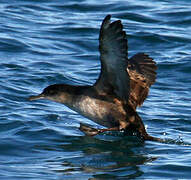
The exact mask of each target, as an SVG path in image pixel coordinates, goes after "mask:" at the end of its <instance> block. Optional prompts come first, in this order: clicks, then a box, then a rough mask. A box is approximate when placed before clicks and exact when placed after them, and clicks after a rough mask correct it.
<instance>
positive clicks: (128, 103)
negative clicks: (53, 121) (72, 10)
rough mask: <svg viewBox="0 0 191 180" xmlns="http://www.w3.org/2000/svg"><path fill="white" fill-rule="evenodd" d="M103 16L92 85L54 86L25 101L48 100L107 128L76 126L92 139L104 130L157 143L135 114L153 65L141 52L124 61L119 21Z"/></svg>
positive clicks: (125, 54) (149, 82) (124, 39)
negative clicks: (96, 75)
mask: <svg viewBox="0 0 191 180" xmlns="http://www.w3.org/2000/svg"><path fill="white" fill-rule="evenodd" d="M110 18H111V15H107V16H106V17H105V19H104V20H103V22H102V25H101V30H100V35H99V51H100V59H101V72H100V75H99V78H98V79H97V81H96V82H95V84H94V85H92V86H73V85H66V84H54V85H50V86H48V87H46V88H45V89H44V90H43V92H42V93H41V94H39V95H37V96H31V97H29V100H36V99H48V100H52V101H56V102H59V103H63V104H65V105H66V106H68V107H69V108H71V109H73V110H74V111H76V112H78V113H80V114H81V115H83V116H85V117H87V118H89V119H91V120H93V121H94V122H96V123H98V124H100V125H102V126H105V127H107V128H106V129H95V128H91V127H89V126H87V125H85V124H80V130H81V131H83V132H84V133H85V134H86V135H90V136H94V135H97V134H99V133H102V132H105V131H121V130H124V131H125V132H128V131H131V132H132V131H133V132H136V133H137V134H138V135H139V137H141V138H142V139H143V140H152V141H160V139H159V138H155V137H152V136H150V135H148V133H147V132H146V129H145V126H144V124H143V122H142V120H141V118H140V116H139V115H138V113H137V112H136V108H137V106H141V105H142V103H143V102H144V100H145V99H146V97H147V95H148V92H149V88H150V86H151V85H152V84H153V83H154V82H155V79H156V69H157V67H156V63H155V62H154V60H153V59H152V58H150V57H149V56H148V55H146V54H144V53H138V54H136V55H134V56H133V57H131V58H128V46H127V37H126V33H125V31H123V25H122V24H121V21H120V20H118V21H114V22H112V23H111V22H110Z"/></svg>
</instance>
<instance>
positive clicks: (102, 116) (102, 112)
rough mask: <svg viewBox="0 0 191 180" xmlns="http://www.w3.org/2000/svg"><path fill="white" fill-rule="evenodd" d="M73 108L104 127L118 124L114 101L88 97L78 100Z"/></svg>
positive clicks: (118, 113) (118, 114) (117, 113)
mask: <svg viewBox="0 0 191 180" xmlns="http://www.w3.org/2000/svg"><path fill="white" fill-rule="evenodd" d="M73 109H74V110H75V111H77V112H79V113H80V114H82V115H83V116H85V117H87V118H88V119H91V120H93V121H94V122H96V123H98V124H100V125H103V126H106V127H114V126H118V125H119V119H118V117H119V116H120V112H118V111H117V106H116V105H115V104H114V103H111V102H107V101H102V100H99V99H92V98H89V97H88V98H84V99H83V100H82V99H81V100H80V101H78V103H77V104H76V105H75V106H74V108H73Z"/></svg>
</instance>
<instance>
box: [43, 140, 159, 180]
mask: <svg viewBox="0 0 191 180" xmlns="http://www.w3.org/2000/svg"><path fill="white" fill-rule="evenodd" d="M105 138H106V139H105ZM144 146H145V144H144V142H142V141H139V140H138V139H137V138H136V137H123V138H122V137H121V138H120V137H119V138H117V139H115V138H113V139H112V138H111V137H110V139H108V137H104V136H99V137H98V138H94V137H88V136H79V137H70V136H68V137H66V139H64V140H63V141H62V143H60V145H59V146H58V147H57V148H58V149H59V151H61V150H62V151H63V152H66V154H68V152H69V156H67V157H66V156H65V157H64V156H63V157H60V158H59V162H60V163H61V166H62V167H63V168H61V167H60V168H59V169H54V171H55V172H57V173H59V175H60V174H61V176H63V178H64V177H67V178H69V177H76V176H75V175H74V174H76V173H79V172H80V174H82V177H83V174H84V176H87V175H89V178H90V179H91V178H93V179H118V178H120V179H129V178H136V177H140V176H142V174H143V173H144V172H143V171H142V170H141V169H140V165H143V164H146V163H149V162H152V161H154V160H156V159H157V158H156V157H150V156H149V155H147V153H146V150H145V149H144V148H145V147H144ZM41 148H43V147H41ZM63 154H65V153H63Z"/></svg>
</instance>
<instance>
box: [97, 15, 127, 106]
mask: <svg viewBox="0 0 191 180" xmlns="http://www.w3.org/2000/svg"><path fill="white" fill-rule="evenodd" d="M110 18H111V16H110V15H108V16H106V17H105V19H104V20H103V23H102V25H101V30H100V36H99V43H100V44H99V50H100V57H101V73H100V76H99V78H98V80H97V82H96V83H95V88H96V89H97V90H98V92H99V93H108V92H110V91H111V90H112V91H113V92H114V93H115V94H116V95H117V96H118V97H119V98H121V99H122V100H124V102H128V98H129V75H128V72H127V70H126V69H127V64H128V61H127V38H126V33H125V32H124V31H123V26H122V24H121V21H120V20H118V21H114V22H112V23H111V22H110Z"/></svg>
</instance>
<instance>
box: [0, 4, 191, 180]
mask: <svg viewBox="0 0 191 180" xmlns="http://www.w3.org/2000/svg"><path fill="white" fill-rule="evenodd" d="M190 6H191V3H190V2H189V1H187V0H181V1H180V0H178V1H176V2H174V1H172V0H168V1H167V0H163V1H158V0H156V1H151V0H147V1H146V0H143V1H141V0H137V1H133V0H128V1H125V0H121V1H112V0H110V1H104V2H102V1H98V0H86V1H85V0H80V1H79V0H78V1H71V0H70V1H67V0H65V1H58V0H57V1H56V0H54V1H53V0H49V1H32V0H30V1H29V0H17V1H16V0H15V1H10V2H9V1H5V0H1V2H0V17H1V18H0V19H1V21H0V59H1V61H0V62H1V63H0V67H1V71H0V86H1V88H0V93H1V97H0V99H1V101H0V109H1V113H0V161H1V163H0V178H1V179H6V180H9V179H10V180H12V179H14V180H16V179H19V180H20V179H34V180H38V179H39V180H43V179H44V180H48V179H50V180H53V179H76V180H77V179H78V180H79V179H83V180H84V179H92V180H93V179H94V180H95V179H96V180H97V179H101V180H102V179H128V178H129V179H131V178H137V179H181V178H184V179H189V178H190V170H191V158H190V157H191V153H190V152H191V140H190V137H191V121H190V116H191V111H190V102H191V96H190V92H191V85H190V84H191V80H190V77H191V61H190V59H191V34H190V32H191V9H190ZM107 14H112V20H117V19H121V20H122V22H123V24H124V29H125V31H126V32H127V35H128V44H129V56H132V55H133V54H135V53H137V52H145V53H147V54H149V55H150V56H151V57H153V58H154V59H155V61H156V62H157V65H158V70H157V73H158V76H157V81H156V83H155V84H154V85H153V86H152V88H151V90H150V95H149V97H148V99H147V100H146V101H145V103H144V105H143V106H142V107H141V108H139V109H138V112H139V114H140V116H141V117H142V119H143V121H144V123H145V125H146V126H147V130H148V132H149V133H150V134H151V135H153V136H156V137H160V138H163V139H166V143H158V142H145V143H143V142H141V141H140V140H139V139H137V138H136V137H122V136H120V135H116V134H103V135H99V136H97V137H95V138H92V137H86V136H84V135H83V133H81V132H80V131H79V130H78V128H79V124H80V122H86V123H89V124H90V125H92V126H97V125H96V124H94V123H93V122H92V121H90V120H88V119H86V118H84V117H82V116H81V115H79V114H78V113H75V112H73V111H72V110H70V109H69V108H67V107H65V106H64V105H60V104H57V103H54V102H49V101H34V102H29V101H28V100H27V97H28V96H30V95H34V94H37V93H40V92H41V90H42V89H43V88H44V87H46V86H48V85H50V84H54V83H68V84H76V85H87V84H88V85H91V84H93V83H94V82H95V80H96V79H97V77H98V74H99V72H100V62H99V52H98V34H99V28H100V24H101V21H102V20H103V18H104V17H105V16H106V15H107Z"/></svg>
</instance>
